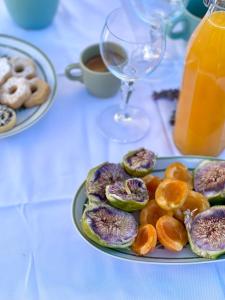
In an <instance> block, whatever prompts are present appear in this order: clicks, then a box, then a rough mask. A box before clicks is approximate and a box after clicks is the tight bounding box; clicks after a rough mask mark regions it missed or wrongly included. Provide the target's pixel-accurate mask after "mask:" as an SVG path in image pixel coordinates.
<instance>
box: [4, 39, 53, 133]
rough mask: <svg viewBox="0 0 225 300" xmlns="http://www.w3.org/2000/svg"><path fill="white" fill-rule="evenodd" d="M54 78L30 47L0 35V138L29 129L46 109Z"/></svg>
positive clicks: (40, 54) (43, 57) (47, 63)
mask: <svg viewBox="0 0 225 300" xmlns="http://www.w3.org/2000/svg"><path fill="white" fill-rule="evenodd" d="M55 92H56V75H55V70H54V67H53V65H52V63H51V61H50V60H49V59H48V57H47V56H46V55H45V54H44V53H43V52H42V51H41V50H40V49H38V48H36V47H35V46H34V45H32V44H30V43H27V42H25V41H23V40H20V39H17V38H14V37H12V36H8V35H2V34H0V138H3V137H7V136H10V135H14V134H17V133H19V132H21V131H22V130H24V129H26V128H28V127H30V126H32V125H33V124H34V123H36V122H37V121H38V120H39V119H40V118H41V117H43V115H44V114H45V113H46V112H47V111H48V110H49V108H50V106H51V104H52V102H53V99H54V95H55Z"/></svg>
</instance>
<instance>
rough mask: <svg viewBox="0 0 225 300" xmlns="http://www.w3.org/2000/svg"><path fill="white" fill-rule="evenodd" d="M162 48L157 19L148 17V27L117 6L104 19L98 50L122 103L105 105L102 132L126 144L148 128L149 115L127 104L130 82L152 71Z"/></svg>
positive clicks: (159, 59) (129, 94)
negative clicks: (118, 82) (115, 81)
mask: <svg viewBox="0 0 225 300" xmlns="http://www.w3.org/2000/svg"><path fill="white" fill-rule="evenodd" d="M164 49H165V37H164V33H163V28H162V24H161V18H159V17H156V16H152V22H151V26H149V24H146V23H145V22H143V21H142V20H140V19H139V18H137V19H136V18H133V17H131V16H130V15H129V14H128V12H126V11H125V10H123V9H122V8H118V9H116V10H114V11H113V12H111V13H110V14H109V16H108V17H107V19H106V22H105V25H104V27H103V30H102V33H101V41H100V50H101V55H102V58H103V60H104V63H105V64H106V66H107V68H108V69H109V70H110V71H111V72H112V73H113V74H114V75H115V76H116V77H118V78H120V79H121V81H122V83H121V90H122V100H123V101H122V102H121V104H120V105H115V106H112V107H109V108H107V109H106V110H105V111H103V112H102V114H101V115H100V117H99V119H98V124H99V127H100V129H101V131H102V132H103V133H104V135H105V136H106V137H108V138H110V139H112V140H114V141H117V142H122V143H127V142H134V141H137V140H140V139H141V138H143V137H144V136H145V134H146V133H147V132H148V130H149V125H150V121H149V117H148V115H147V114H146V112H145V111H144V110H143V109H141V108H139V107H134V106H131V105H128V103H129V99H130V96H131V94H132V88H133V84H134V82H135V81H136V80H137V79H140V78H143V77H145V76H146V75H147V74H149V73H151V72H153V71H154V70H155V68H156V67H157V66H158V65H159V63H160V61H161V59H162V57H163V53H164Z"/></svg>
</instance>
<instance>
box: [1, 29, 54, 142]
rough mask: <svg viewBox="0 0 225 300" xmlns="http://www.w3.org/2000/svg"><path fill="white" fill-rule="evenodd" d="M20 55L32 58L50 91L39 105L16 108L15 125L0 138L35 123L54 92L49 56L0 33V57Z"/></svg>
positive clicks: (51, 99) (47, 107)
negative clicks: (47, 96)
mask: <svg viewBox="0 0 225 300" xmlns="http://www.w3.org/2000/svg"><path fill="white" fill-rule="evenodd" d="M1 56H22V57H29V58H31V59H33V60H34V62H35V64H36V66H37V73H38V76H39V77H40V78H42V79H44V80H45V81H46V82H48V84H49V86H50V89H51V93H50V95H49V98H48V100H47V101H46V102H45V103H43V104H42V105H40V106H35V107H33V108H21V109H19V110H16V116H17V122H16V126H15V127H13V128H12V129H11V130H9V131H7V132H3V133H0V138H5V137H8V136H11V135H14V134H17V133H19V132H21V131H23V130H25V129H26V128H28V127H30V126H32V125H33V124H34V123H36V122H37V121H38V120H40V118H42V117H43V115H44V114H45V113H46V112H47V111H48V110H49V108H50V106H51V105H52V102H53V99H54V95H55V92H56V74H55V70H54V67H53V65H52V63H51V61H50V60H49V58H48V57H47V56H46V55H45V54H44V53H43V52H42V51H41V50H40V49H38V48H37V47H35V46H34V45H32V44H30V43H28V42H26V41H23V40H20V39H17V38H15V37H12V36H8V35H4V34H0V57H1Z"/></svg>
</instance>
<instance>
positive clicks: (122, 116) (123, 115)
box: [115, 80, 134, 122]
mask: <svg viewBox="0 0 225 300" xmlns="http://www.w3.org/2000/svg"><path fill="white" fill-rule="evenodd" d="M133 90H134V81H127V80H122V81H121V93H122V101H121V103H120V111H119V112H117V113H116V115H115V120H116V121H117V122H121V121H122V122H124V121H130V120H131V116H130V115H129V113H128V110H127V107H128V103H129V100H130V97H131V95H132V92H133Z"/></svg>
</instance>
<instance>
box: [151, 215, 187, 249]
mask: <svg viewBox="0 0 225 300" xmlns="http://www.w3.org/2000/svg"><path fill="white" fill-rule="evenodd" d="M156 232H157V236H158V239H159V241H160V243H161V244H162V245H163V246H164V247H165V248H166V249H168V250H171V251H181V250H182V249H183V247H184V246H185V245H186V243H187V241H188V237H187V231H186V229H185V227H184V225H183V224H182V223H181V222H180V221H178V220H177V219H175V218H174V217H171V216H162V217H161V218H159V219H158V221H157V223H156Z"/></svg>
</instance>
